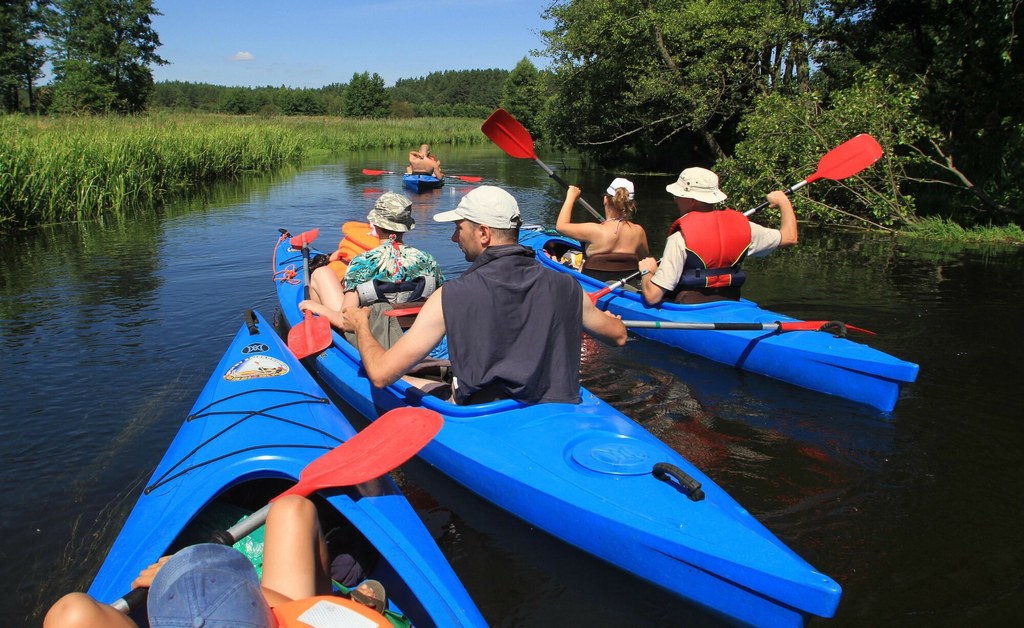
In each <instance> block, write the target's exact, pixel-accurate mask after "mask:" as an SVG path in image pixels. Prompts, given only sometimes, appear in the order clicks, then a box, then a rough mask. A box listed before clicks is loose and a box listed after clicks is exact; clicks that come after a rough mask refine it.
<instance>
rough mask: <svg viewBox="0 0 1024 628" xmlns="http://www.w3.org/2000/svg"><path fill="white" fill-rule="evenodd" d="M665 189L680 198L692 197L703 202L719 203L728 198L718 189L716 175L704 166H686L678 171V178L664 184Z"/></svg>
mask: <svg viewBox="0 0 1024 628" xmlns="http://www.w3.org/2000/svg"><path fill="white" fill-rule="evenodd" d="M665 190H666V191H667V192H668V193H669V194H671V195H673V196H680V197H682V198H693V199H697V200H698V201H702V202H704V203H711V204H712V205H713V204H715V203H721V202H722V201H724V200H725V199H727V198H729V197H728V196H726V195H725V194H724V193H723V192H722V190H719V189H718V175H717V174H715V173H714V172H711V171H710V170H708V169H706V168H687V169H686V170H683V171H682V172H680V173H679V180H678V181H676V182H675V183H671V184H669V185H666V186H665Z"/></svg>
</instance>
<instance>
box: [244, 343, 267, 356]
mask: <svg viewBox="0 0 1024 628" xmlns="http://www.w3.org/2000/svg"><path fill="white" fill-rule="evenodd" d="M267 351H270V347H268V346H267V345H265V344H263V343H262V342H254V343H252V344H251V345H249V346H248V347H245V348H244V349H242V353H243V354H244V355H249V354H250V353H266V352H267Z"/></svg>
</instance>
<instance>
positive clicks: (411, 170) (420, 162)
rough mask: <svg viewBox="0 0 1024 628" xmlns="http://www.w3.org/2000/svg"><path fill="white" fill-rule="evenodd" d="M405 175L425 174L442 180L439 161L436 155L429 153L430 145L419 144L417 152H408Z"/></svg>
mask: <svg viewBox="0 0 1024 628" xmlns="http://www.w3.org/2000/svg"><path fill="white" fill-rule="evenodd" d="M405 172H406V173H407V174H427V175H430V176H432V177H435V178H437V179H443V178H444V173H443V172H441V160H439V159H438V158H437V155H435V154H434V153H432V152H430V144H420V149H419V150H411V151H409V165H408V166H406V168H405Z"/></svg>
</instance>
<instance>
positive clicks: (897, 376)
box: [519, 231, 918, 412]
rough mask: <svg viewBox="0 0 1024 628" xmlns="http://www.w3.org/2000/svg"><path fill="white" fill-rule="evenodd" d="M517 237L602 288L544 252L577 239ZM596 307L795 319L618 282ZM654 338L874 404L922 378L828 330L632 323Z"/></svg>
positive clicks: (662, 318)
mask: <svg viewBox="0 0 1024 628" xmlns="http://www.w3.org/2000/svg"><path fill="white" fill-rule="evenodd" d="M519 240H520V242H521V243H522V244H523V245H525V246H527V247H530V248H533V249H534V250H536V251H537V259H538V260H539V261H540V263H542V264H544V265H545V266H547V267H549V268H551V269H554V270H558V271H560V272H566V273H569V274H571V275H572V276H573V277H574V278H575V279H576V280H577V281H578V282H579V283H580V285H582V286H583V289H584V290H585V291H587V292H596V291H597V290H600V289H601V288H604V287H605V284H604V283H603V282H601V281H598V280H596V279H593V278H591V277H588V276H586V275H584V274H582V273H579V272H576V271H574V270H572V269H570V268H568V267H566V266H563V265H562V264H560V263H558V262H557V261H555V260H553V259H551V258H549V257H548V256H547V255H545V253H544V251H545V249H547V250H548V251H552V250H558V251H561V250H564V249H565V248H569V247H576V248H578V247H579V243H578V242H576V241H575V240H572V239H569V238H564V237H561V236H555V235H551V234H548V233H544V232H540V231H522V232H521V233H520V238H519ZM597 306H598V308H600V309H603V310H607V311H608V312H611V313H612V314H615V315H617V316H620V317H622V318H623V319H624V320H637V321H659V322H681V323H682V322H685V323H710V322H715V323H776V322H795V321H797V320H798V319H795V318H792V317H789V316H785V315H782V314H779V313H777V312H772V311H770V310H765V309H762V308H760V307H758V306H757V304H756V303H753V302H751V301H748V300H746V299H741V300H740V301H716V302H712V303H701V304H696V305H683V304H677V303H661V304H659V305H657V306H651V305H648V304H647V303H646V302H645V301H644V299H643V296H642V295H640V294H638V293H636V292H633V291H629V290H622V289H616V290H613V291H611V292H610V293H608V294H607V295H605V296H604V297H602V298H601V299H600V300H599V301H598V303H597ZM630 331H631V333H634V334H636V335H638V336H641V337H643V338H647V339H650V340H655V341H657V342H661V343H663V344H667V345H670V346H673V347H676V348H678V349H682V350H683V351H687V352H689V353H693V354H696V355H699V356H702V357H705V358H708V359H711V360H714V361H716V362H721V363H723V364H728V365H730V366H733V367H735V368H738V369H742V370H745V371H750V372H753V373H758V374H761V375H765V376H768V377H772V378H774V379H778V380H781V381H784V382H788V383H790V384H795V385H797V386H800V387H803V388H807V389H810V390H814V391H817V392H822V393H826V394H830V395H835V396H838V397H843V398H845V399H850V400H853V401H857V402H860V403H865V404H867V405H870V406H873V407H875V408H877V409H879V410H881V411H883V412H890V411H892V410H893V408H895V406H896V402H897V400H898V398H899V393H900V388H901V387H902V386H903V385H905V384H909V383H912V382H913V381H915V380H916V379H917V374H918V365H917V364H914V363H912V362H907V361H905V360H901V359H899V358H896V357H894V356H891V355H889V354H887V353H884V352H882V351H879V350H877V349H874V348H872V347H869V346H867V345H864V344H861V343H859V342H854V341H852V340H850V339H848V338H837V337H836V336H834V335H832V334H830V333H827V332H811V331H800V332H785V333H778V332H774V331H735V330H722V329H716V330H687V329H664V328H662V329H643V328H632V329H631V330H630Z"/></svg>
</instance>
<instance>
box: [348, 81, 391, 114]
mask: <svg viewBox="0 0 1024 628" xmlns="http://www.w3.org/2000/svg"><path fill="white" fill-rule="evenodd" d="M342 113H344V114H345V116H346V117H349V118H386V117H387V116H388V115H390V114H391V97H390V96H389V95H388V91H387V89H385V88H384V79H383V78H382V77H381V76H380V75H379V74H377V73H376V72H374V73H373V75H370V73H369V72H363V73H362V74H360V73H355V74H353V75H352V80H351V81H350V82H349V84H348V87H347V88H346V89H345V102H344V103H343V105H342Z"/></svg>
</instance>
